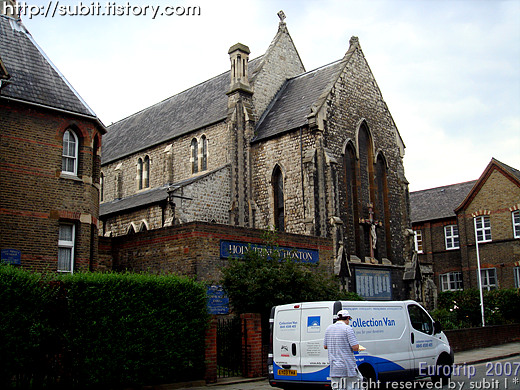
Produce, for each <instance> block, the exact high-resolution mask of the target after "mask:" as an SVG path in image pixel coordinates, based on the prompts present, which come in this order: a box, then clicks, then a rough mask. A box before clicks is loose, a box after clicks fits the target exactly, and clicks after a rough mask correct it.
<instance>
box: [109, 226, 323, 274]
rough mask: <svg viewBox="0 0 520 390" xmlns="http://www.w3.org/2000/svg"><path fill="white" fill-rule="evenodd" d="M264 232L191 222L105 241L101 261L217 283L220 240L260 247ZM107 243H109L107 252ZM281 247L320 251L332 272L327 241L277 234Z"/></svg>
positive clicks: (116, 266)
mask: <svg viewBox="0 0 520 390" xmlns="http://www.w3.org/2000/svg"><path fill="white" fill-rule="evenodd" d="M262 234H263V231H261V230H255V229H248V228H239V227H233V226H227V225H216V224H209V223H202V222H192V223H187V224H183V225H179V226H170V227H166V228H163V229H159V230H150V231H146V232H141V233H136V234H133V235H130V236H120V237H111V238H108V237H104V240H103V241H102V242H103V244H104V246H103V248H104V249H103V251H102V255H103V256H102V258H103V260H104V262H105V264H109V263H110V259H109V256H110V254H111V256H112V260H113V266H114V269H116V270H126V269H128V270H132V271H136V272H140V271H145V272H152V273H161V272H166V273H175V274H179V275H187V276H191V277H194V278H196V279H197V280H200V281H218V280H220V269H221V268H222V267H223V266H225V265H226V264H227V260H226V259H221V258H220V240H232V241H240V242H247V243H262V242H263V241H262ZM107 240H110V242H111V249H110V250H109V249H108V246H107V242H108V241H107ZM278 242H279V245H280V246H287V247H294V248H305V249H314V250H318V251H319V258H320V262H319V267H321V268H322V269H323V270H325V271H328V272H331V271H332V267H333V250H332V242H331V241H330V240H329V239H324V238H317V237H306V236H299V235H294V234H283V233H279V235H278Z"/></svg>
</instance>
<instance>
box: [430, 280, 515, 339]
mask: <svg viewBox="0 0 520 390" xmlns="http://www.w3.org/2000/svg"><path fill="white" fill-rule="evenodd" d="M483 296H484V317H485V321H486V325H503V324H511V323H520V310H518V308H519V307H520V290H519V289H502V290H492V291H484V292H483ZM431 314H432V316H433V317H434V318H435V319H436V320H437V321H439V322H440V323H441V324H442V326H443V327H444V329H461V328H471V327H475V326H480V325H481V322H482V315H481V310H480V293H479V290H478V289H468V290H463V291H445V292H441V293H439V295H438V300H437V309H435V310H433V311H432V313H431Z"/></svg>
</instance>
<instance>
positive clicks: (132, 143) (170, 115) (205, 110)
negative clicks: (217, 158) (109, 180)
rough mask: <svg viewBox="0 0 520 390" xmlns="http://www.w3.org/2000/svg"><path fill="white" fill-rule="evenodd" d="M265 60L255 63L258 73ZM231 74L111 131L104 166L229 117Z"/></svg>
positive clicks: (105, 145)
mask: <svg viewBox="0 0 520 390" xmlns="http://www.w3.org/2000/svg"><path fill="white" fill-rule="evenodd" d="M260 59H261V57H259V58H256V59H254V60H251V61H250V62H249V67H250V68H252V69H255V68H256V67H257V65H258V64H259V62H260ZM230 73H231V71H230V70H229V71H227V72H224V73H222V74H220V75H218V76H216V77H213V78H212V79H209V80H207V81H205V82H203V83H201V84H198V85H196V86H194V87H192V88H189V89H187V90H185V91H183V92H181V93H179V94H177V95H174V96H171V97H169V98H168V99H165V100H163V101H162V102H159V103H157V104H154V105H153V106H151V107H148V108H145V109H144V110H142V111H139V112H137V113H135V114H133V115H130V116H129V117H127V118H125V119H122V120H120V121H119V122H116V123H114V124H112V125H110V126H109V127H108V133H107V134H106V135H105V136H104V137H103V154H102V164H108V163H110V162H112V161H114V160H117V159H119V158H121V157H124V156H128V155H130V154H133V153H136V152H138V151H140V150H143V149H145V148H148V147H151V146H154V145H157V144H160V143H162V142H166V141H168V140H171V139H174V138H176V137H179V136H181V135H184V134H187V133H190V132H192V131H195V130H197V129H200V128H203V127H206V126H209V125H211V124H214V123H218V122H220V121H223V120H225V119H226V117H227V104H228V97H227V95H226V92H228V90H229V83H230V79H231V78H230V77H231V75H230Z"/></svg>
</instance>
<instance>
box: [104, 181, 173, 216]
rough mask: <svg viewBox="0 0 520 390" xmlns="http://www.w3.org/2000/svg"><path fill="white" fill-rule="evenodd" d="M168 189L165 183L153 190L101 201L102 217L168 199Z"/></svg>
mask: <svg viewBox="0 0 520 390" xmlns="http://www.w3.org/2000/svg"><path fill="white" fill-rule="evenodd" d="M167 190H168V185H164V186H162V187H157V188H153V189H151V190H148V191H144V192H140V193H138V194H135V195H132V196H128V197H126V198H122V199H116V200H113V201H111V202H105V203H101V204H100V205H99V216H100V217H102V216H106V215H110V214H114V213H118V212H121V211H123V210H131V209H136V208H140V207H143V206H146V205H150V204H154V203H159V202H161V201H166V199H167V198H168V192H167Z"/></svg>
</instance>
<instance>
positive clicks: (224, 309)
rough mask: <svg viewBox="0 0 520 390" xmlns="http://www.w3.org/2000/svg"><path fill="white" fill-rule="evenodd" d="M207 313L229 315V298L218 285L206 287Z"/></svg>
mask: <svg viewBox="0 0 520 390" xmlns="http://www.w3.org/2000/svg"><path fill="white" fill-rule="evenodd" d="M207 297H208V305H207V307H208V313H209V314H214V315H217V314H229V297H228V296H227V294H226V292H225V291H224V289H223V288H222V286H220V285H211V286H208V287H207Z"/></svg>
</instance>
